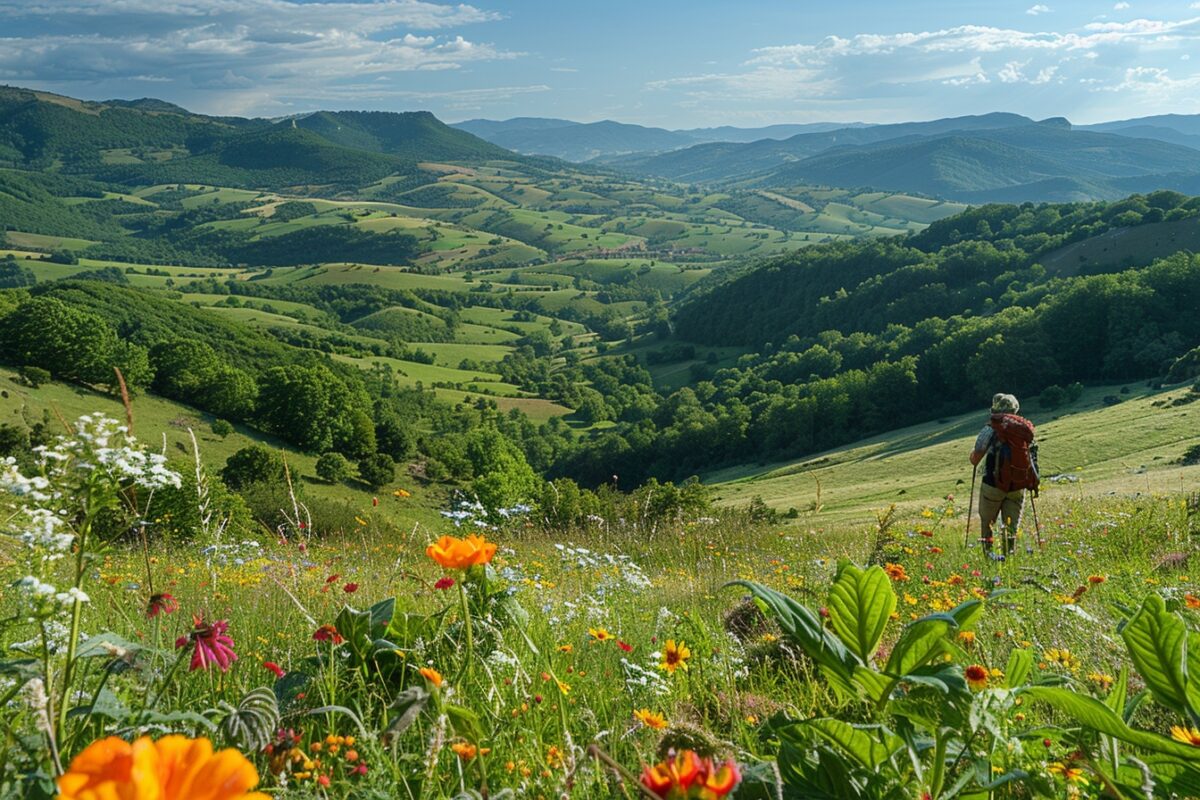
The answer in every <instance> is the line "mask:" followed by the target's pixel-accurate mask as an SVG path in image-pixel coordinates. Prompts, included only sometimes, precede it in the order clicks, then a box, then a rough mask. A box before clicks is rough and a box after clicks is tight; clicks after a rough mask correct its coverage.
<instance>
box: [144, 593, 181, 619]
mask: <svg viewBox="0 0 1200 800" xmlns="http://www.w3.org/2000/svg"><path fill="white" fill-rule="evenodd" d="M178 610H179V603H178V602H177V601H176V600H175V598H174V597H173V596H172V595H169V594H167V593H166V592H163V593H161V594H152V595H150V601H149V602H148V603H146V616H147V617H150V618H152V619H153V618H154V617H157V616H158V615H159V614H174V613H175V612H176V611H178Z"/></svg>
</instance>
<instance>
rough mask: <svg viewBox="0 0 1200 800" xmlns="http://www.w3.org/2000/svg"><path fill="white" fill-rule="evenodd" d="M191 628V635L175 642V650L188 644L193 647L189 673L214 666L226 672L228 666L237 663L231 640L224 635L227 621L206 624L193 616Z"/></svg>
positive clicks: (200, 617)
mask: <svg viewBox="0 0 1200 800" xmlns="http://www.w3.org/2000/svg"><path fill="white" fill-rule="evenodd" d="M192 626H193V627H192V630H191V633H189V634H187V635H186V636H180V637H179V638H178V639H176V640H175V649H176V650H181V649H183V648H184V647H187V646H188V644H189V643H190V644H192V645H194V647H195V649H194V650H193V651H192V664H191V666H190V667H188V669H189V671H193V672H194V671H195V670H198V669H205V670H206V669H208V668H209V667H211V666H213V665H214V664H215V665H216V666H217V667H218V668H219V669H220V670H221V671H222V672H227V671H228V670H229V665H230V664H232V663H233V662H234V661H237V653H235V652H233V639H231V638H229V636H228V635H227V634H226V633H225V632H226V631H227V630H229V620H224V619H219V620H217V621H216V622H212V623H208V622H205V621H204V617H203V616H202V615H193V616H192Z"/></svg>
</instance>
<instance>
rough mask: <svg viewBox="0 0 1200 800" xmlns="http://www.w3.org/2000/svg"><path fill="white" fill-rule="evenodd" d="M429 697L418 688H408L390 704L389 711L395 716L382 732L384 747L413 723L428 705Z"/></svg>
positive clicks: (427, 693) (423, 690) (424, 691)
mask: <svg viewBox="0 0 1200 800" xmlns="http://www.w3.org/2000/svg"><path fill="white" fill-rule="evenodd" d="M430 697H431V695H430V694H429V692H427V691H426V690H425V689H423V688H422V687H420V686H410V687H409V688H407V689H405V690H404V691H403V692H401V693H400V694H398V695H396V700H395V701H394V702H393V703H392V707H391V711H392V712H394V713H395V714H396V716H394V717H393V718H392V721H391V722H390V723H389V724H388V726H387V730H385V731H384V732H383V742H384V745H385V746H386V745H387V744H388V743H389V741H390V740H391V738H392V737H394V736H399V735H400V734H402V733H404V732H405V731H406V730H408V729H409V727H411V726H412V724H413V723H414V722H416V721H417V717H419V716H420V715H421V712H422V711H424V710H425V707H426V706H427V705H429V700H430Z"/></svg>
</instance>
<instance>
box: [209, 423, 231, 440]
mask: <svg viewBox="0 0 1200 800" xmlns="http://www.w3.org/2000/svg"><path fill="white" fill-rule="evenodd" d="M212 432H213V433H214V434H215V435H217V436H220V437H221V438H222V439H224V438H225V437H226V436H228V435H229V434H231V433H233V423H232V422H230V421H229V420H227V419H214V420H213V423H212Z"/></svg>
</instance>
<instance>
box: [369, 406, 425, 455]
mask: <svg viewBox="0 0 1200 800" xmlns="http://www.w3.org/2000/svg"><path fill="white" fill-rule="evenodd" d="M375 444H376V447H378V448H379V452H381V453H387V454H388V455H389V456H391V457H392V458H393V459H394V460H396V461H402V460H404V459H406V458H408V457H409V456H410V455H412V451H413V448H414V447H415V446H416V436H414V435H413V431H412V428H411V427H410V426H409V425H407V424H406V423H405V422H404V420H403V419H401V418H400V415H399V414H397V413H396V412H394V411H390V410H381V411H380V412H379V413H378V414H377V415H376V418H375Z"/></svg>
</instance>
